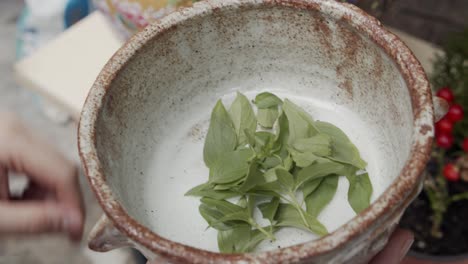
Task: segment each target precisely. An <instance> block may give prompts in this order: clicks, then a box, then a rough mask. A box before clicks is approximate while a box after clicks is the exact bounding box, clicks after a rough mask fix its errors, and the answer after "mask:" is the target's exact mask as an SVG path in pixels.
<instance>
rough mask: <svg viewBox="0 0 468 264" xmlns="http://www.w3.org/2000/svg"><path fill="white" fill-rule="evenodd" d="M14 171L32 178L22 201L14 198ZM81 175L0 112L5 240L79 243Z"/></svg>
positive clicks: (0, 206) (0, 227)
mask: <svg viewBox="0 0 468 264" xmlns="http://www.w3.org/2000/svg"><path fill="white" fill-rule="evenodd" d="M10 172H17V173H22V174H25V175H26V176H27V177H28V178H29V182H30V183H29V186H28V188H27V189H26V190H25V192H24V193H23V196H22V197H12V196H11V195H10V193H9V187H8V186H9V185H8V173H10ZM77 176H78V170H77V168H76V166H75V165H74V164H73V163H71V162H70V161H68V160H67V159H65V157H63V156H62V155H61V154H60V153H59V152H57V151H56V150H55V149H53V148H52V147H51V146H49V145H47V144H46V143H45V142H43V141H41V140H40V139H39V138H37V137H36V135H35V134H34V133H32V132H31V131H29V130H27V129H26V128H25V127H24V126H23V125H22V124H21V123H20V122H19V121H18V119H17V118H16V117H14V116H13V115H11V114H2V113H0V215H1V217H0V236H3V235H12V234H15V235H17V234H38V233H55V232H63V233H67V234H68V235H69V237H70V239H72V240H75V241H76V240H79V239H80V238H81V235H82V232H83V221H84V209H83V203H82V197H81V192H80V189H79V183H78V177H77Z"/></svg>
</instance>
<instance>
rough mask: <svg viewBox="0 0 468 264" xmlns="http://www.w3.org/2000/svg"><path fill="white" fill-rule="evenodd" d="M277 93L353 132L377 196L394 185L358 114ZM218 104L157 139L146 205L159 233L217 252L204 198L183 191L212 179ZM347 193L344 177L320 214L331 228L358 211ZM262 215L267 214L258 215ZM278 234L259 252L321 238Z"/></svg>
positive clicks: (285, 231) (250, 94) (283, 231)
mask: <svg viewBox="0 0 468 264" xmlns="http://www.w3.org/2000/svg"><path fill="white" fill-rule="evenodd" d="M257 93H258V92H248V93H246V95H247V97H249V98H253V97H254V96H255V95H256V94H257ZM275 94H276V95H278V96H279V97H281V98H288V99H290V100H291V101H292V102H294V103H295V104H298V105H299V106H301V107H302V108H303V109H305V110H306V111H307V112H309V114H311V115H312V117H313V118H314V119H315V120H322V121H326V122H330V123H333V124H334V125H336V126H338V127H339V128H341V129H342V130H343V131H344V132H345V133H346V134H347V135H348V137H349V138H350V139H351V140H352V142H353V143H354V144H355V145H356V146H357V148H358V149H359V151H360V153H361V156H362V158H363V159H364V160H365V161H367V163H368V166H367V171H368V172H369V175H370V178H371V181H372V185H373V189H374V192H373V195H372V198H371V200H372V201H374V200H375V199H377V198H378V197H379V196H380V194H382V193H383V192H384V191H385V189H386V188H387V187H388V186H389V185H390V184H391V181H392V179H393V177H391V175H386V174H385V171H384V170H383V169H382V168H383V167H385V166H383V165H384V163H385V157H383V156H382V155H381V154H380V153H379V151H378V147H377V145H376V144H375V142H376V141H377V138H376V135H373V134H372V129H369V128H368V126H367V125H366V124H365V123H363V121H362V120H360V119H359V117H358V116H357V115H356V114H355V113H353V112H351V111H349V110H348V109H345V108H342V107H339V106H337V105H335V104H333V103H330V102H323V101H318V100H314V99H312V98H306V97H298V96H291V95H287V94H282V93H278V92H275ZM234 97H235V93H233V94H230V95H227V96H225V97H224V98H223V102H224V104H225V106H226V108H228V107H229V106H230V104H231V102H232V101H233V99H234ZM214 105H215V102H212V103H211V104H210V105H207V106H206V107H207V108H206V109H201V110H199V111H198V112H192V113H188V114H189V115H192V116H191V117H189V118H188V119H187V120H192V121H189V122H179V123H174V126H173V127H171V126H169V127H168V131H171V133H170V134H168V135H165V136H164V137H165V138H164V139H165V140H164V142H161V143H160V144H158V148H157V149H156V150H155V153H154V156H153V159H152V161H151V162H150V164H151V165H150V167H149V168H147V170H146V171H147V172H148V175H153V176H152V177H148V178H147V179H146V181H147V182H146V183H145V191H144V194H143V195H144V199H143V200H144V203H145V204H144V205H143V206H144V207H145V208H146V209H147V210H146V211H147V215H146V218H147V221H146V222H147V223H148V224H149V226H148V227H149V228H151V229H152V230H153V231H155V232H156V233H157V234H159V235H161V236H163V237H165V238H168V239H171V240H173V241H176V242H179V243H183V244H186V245H190V246H193V247H197V248H201V249H205V250H210V251H215V252H218V245H217V238H216V236H217V231H216V230H214V229H211V228H209V229H207V223H206V221H205V220H204V219H203V217H202V216H201V215H200V214H199V212H198V206H199V204H200V202H199V198H197V197H188V196H184V194H185V193H186V192H187V191H188V190H189V189H191V188H193V187H194V186H196V185H199V184H201V183H204V182H206V181H207V179H208V168H206V166H205V164H204V162H203V144H204V136H205V135H206V131H207V128H208V124H209V117H210V113H211V109H212V108H213V107H214ZM347 193H348V181H347V180H346V178H345V177H340V180H339V183H338V190H337V192H336V194H335V196H334V198H333V200H332V201H331V202H330V203H329V204H328V205H327V206H326V207H325V209H324V210H323V211H322V213H321V214H320V215H319V217H318V219H319V221H320V222H321V223H322V224H324V225H325V227H326V228H327V229H328V231H329V232H333V231H334V230H336V229H337V228H339V227H340V226H341V225H343V224H345V223H346V222H348V221H349V220H351V219H352V218H353V217H354V216H355V213H354V211H353V210H352V208H351V207H350V206H349V204H348V200H347ZM257 214H259V212H257ZM259 220H263V219H260V217H259ZM259 222H260V223H262V221H259ZM263 223H265V224H266V223H267V222H263ZM275 236H276V238H277V240H276V241H275V242H271V241H264V242H262V243H261V244H260V245H259V246H258V247H257V251H264V250H270V249H275V248H278V247H287V246H291V245H294V244H298V243H303V242H306V241H310V240H314V239H317V238H318V236H316V235H314V234H311V233H309V232H306V231H302V230H299V229H295V228H283V229H281V230H280V231H279V232H277V233H276V234H275Z"/></svg>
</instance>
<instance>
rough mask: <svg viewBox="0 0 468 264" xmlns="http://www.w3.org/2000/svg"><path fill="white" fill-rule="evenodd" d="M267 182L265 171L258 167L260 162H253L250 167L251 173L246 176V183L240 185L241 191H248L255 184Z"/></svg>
mask: <svg viewBox="0 0 468 264" xmlns="http://www.w3.org/2000/svg"><path fill="white" fill-rule="evenodd" d="M263 183H265V179H264V178H263V173H262V172H261V171H260V170H259V169H258V164H257V163H256V162H252V163H251V164H250V167H249V173H248V174H247V177H246V178H245V181H244V183H243V184H242V185H241V186H240V187H239V191H240V192H243V193H246V192H248V191H249V190H250V189H252V188H253V187H254V186H256V185H259V184H263Z"/></svg>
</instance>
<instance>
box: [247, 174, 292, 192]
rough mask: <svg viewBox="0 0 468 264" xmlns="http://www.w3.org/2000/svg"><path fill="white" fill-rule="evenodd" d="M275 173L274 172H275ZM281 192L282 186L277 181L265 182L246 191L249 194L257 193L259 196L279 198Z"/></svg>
mask: <svg viewBox="0 0 468 264" xmlns="http://www.w3.org/2000/svg"><path fill="white" fill-rule="evenodd" d="M275 175H276V174H275ZM282 192H283V188H282V187H281V185H280V184H279V183H278V181H277V180H276V181H273V182H267V183H264V184H259V185H257V186H255V187H253V188H252V189H250V191H249V192H248V193H249V194H254V195H259V196H266V197H278V198H281V193H282Z"/></svg>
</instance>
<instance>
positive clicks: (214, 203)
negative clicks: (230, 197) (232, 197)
mask: <svg viewBox="0 0 468 264" xmlns="http://www.w3.org/2000/svg"><path fill="white" fill-rule="evenodd" d="M200 201H201V202H202V204H205V205H207V206H208V207H210V208H215V209H216V210H218V211H219V212H221V213H222V214H223V216H224V215H228V214H231V213H235V212H239V211H243V210H244V207H242V206H239V205H236V204H233V203H230V202H228V201H225V200H216V199H212V198H208V197H203V198H202V199H201V200H200Z"/></svg>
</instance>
